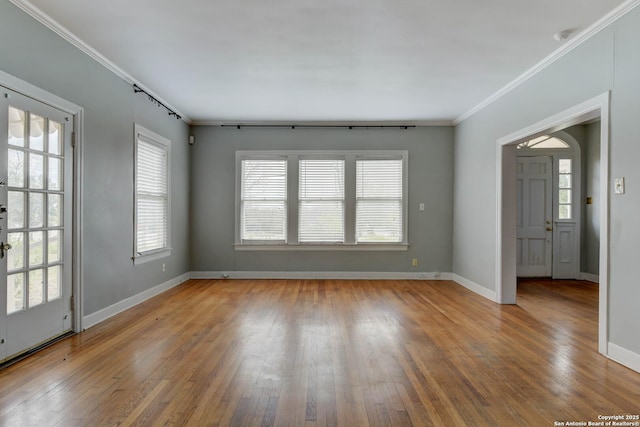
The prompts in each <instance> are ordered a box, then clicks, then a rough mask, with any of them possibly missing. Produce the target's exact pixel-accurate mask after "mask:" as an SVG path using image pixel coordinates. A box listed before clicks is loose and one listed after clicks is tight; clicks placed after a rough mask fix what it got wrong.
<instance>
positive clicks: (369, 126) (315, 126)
mask: <svg viewBox="0 0 640 427" xmlns="http://www.w3.org/2000/svg"><path fill="white" fill-rule="evenodd" d="M220 127H222V128H237V129H241V128H290V129H296V128H307V129H309V128H334V129H368V128H379V129H413V128H415V127H416V126H415V125H406V126H405V125H267V124H264V125H242V124H236V125H220Z"/></svg>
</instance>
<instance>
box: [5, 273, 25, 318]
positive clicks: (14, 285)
mask: <svg viewBox="0 0 640 427" xmlns="http://www.w3.org/2000/svg"><path fill="white" fill-rule="evenodd" d="M24 308H25V307H24V273H18V274H10V275H8V276H7V314H11V313H15V312H16V311H20V310H24Z"/></svg>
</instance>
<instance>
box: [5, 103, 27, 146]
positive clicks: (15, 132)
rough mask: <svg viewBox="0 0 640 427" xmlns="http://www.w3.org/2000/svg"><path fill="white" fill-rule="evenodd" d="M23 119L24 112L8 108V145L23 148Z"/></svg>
mask: <svg viewBox="0 0 640 427" xmlns="http://www.w3.org/2000/svg"><path fill="white" fill-rule="evenodd" d="M24 117H25V113H24V111H22V110H19V109H17V108H13V107H9V145H15V146H16V147H24V125H25V120H24Z"/></svg>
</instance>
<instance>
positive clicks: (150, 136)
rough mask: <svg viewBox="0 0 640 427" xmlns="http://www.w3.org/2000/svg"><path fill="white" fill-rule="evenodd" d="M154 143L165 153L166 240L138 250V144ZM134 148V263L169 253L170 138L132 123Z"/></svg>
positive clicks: (147, 260)
mask: <svg viewBox="0 0 640 427" xmlns="http://www.w3.org/2000/svg"><path fill="white" fill-rule="evenodd" d="M141 140H142V142H144V143H146V144H151V145H155V146H156V147H159V148H161V149H162V150H164V151H165V153H166V159H167V161H166V168H167V169H166V183H165V184H166V193H165V194H166V198H165V200H166V201H165V216H166V229H165V233H166V242H165V246H163V247H161V248H156V249H152V250H148V251H145V252H139V251H138V169H139V163H138V161H139V159H138V145H139V143H140V141H141ZM133 145H134V150H133V159H134V160H133V256H132V260H133V262H134V264H136V265H137V264H143V263H146V262H149V261H153V260H157V259H161V258H165V257H168V256H170V255H171V250H172V247H171V140H170V139H168V138H165V137H163V136H162V135H159V134H157V133H155V132H153V131H151V130H149V129H147V128H145V127H143V126H141V125H139V124H137V123H136V124H134V144H133Z"/></svg>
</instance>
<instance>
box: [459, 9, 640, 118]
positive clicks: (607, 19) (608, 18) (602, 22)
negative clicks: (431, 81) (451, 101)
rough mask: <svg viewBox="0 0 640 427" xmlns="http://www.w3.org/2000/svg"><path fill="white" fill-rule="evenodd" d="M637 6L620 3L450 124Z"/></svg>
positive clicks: (511, 88) (491, 101)
mask: <svg viewBox="0 0 640 427" xmlns="http://www.w3.org/2000/svg"><path fill="white" fill-rule="evenodd" d="M638 5H640V0H627V1H626V2H624V3H622V4H621V5H620V6H618V7H617V8H615V9H614V10H612V11H611V12H609V13H608V14H606V15H605V16H603V17H602V18H600V19H599V20H598V21H596V22H595V23H594V24H593V25H591V26H590V27H588V28H586V29H585V30H584V31H582V32H580V33H578V34H577V35H576V36H575V37H573V38H572V39H570V40H568V41H567V42H566V43H565V44H563V45H562V46H561V47H559V48H558V49H556V50H555V51H553V52H552V53H551V54H550V55H549V56H547V57H546V58H544V59H543V60H542V61H540V62H538V63H537V64H536V65H534V66H533V67H532V68H530V69H529V70H527V71H525V72H524V73H522V74H521V75H520V76H518V77H516V79H515V80H513V81H511V82H510V83H509V84H507V85H506V86H504V87H503V88H502V89H500V90H498V91H497V92H495V93H494V94H493V95H491V96H490V97H488V98H487V99H485V100H484V101H482V102H481V103H479V104H478V105H476V106H475V107H473V108H471V109H470V110H469V111H467V112H466V113H464V114H462V115H461V116H459V117H458V118H456V119H455V120H453V122H452V123H453V125H454V126H457V125H458V124H460V123H462V122H463V121H465V120H466V119H468V118H469V117H471V116H473V115H474V114H476V113H477V112H479V111H480V110H482V109H483V108H485V107H487V106H488V105H490V104H492V103H493V102H495V101H497V100H498V99H500V98H502V97H503V96H505V95H506V94H508V93H509V92H511V91H512V90H514V89H516V88H517V87H518V86H520V85H522V84H523V83H525V82H526V81H527V80H529V79H530V78H532V77H534V76H535V75H536V74H538V73H539V72H541V71H542V70H544V69H545V68H547V67H548V66H550V65H551V64H553V63H554V62H556V61H557V60H559V59H560V58H562V57H563V56H565V55H567V54H568V53H569V52H571V51H572V50H573V49H575V48H576V47H578V46H580V45H582V44H583V43H584V42H586V41H587V40H589V39H590V38H591V37H593V36H595V35H596V34H598V33H599V32H600V31H602V30H603V29H604V28H606V27H607V26H609V25H611V24H612V23H614V22H615V21H617V20H618V19H620V18H621V17H622V16H624V15H626V14H627V13H629V12H630V11H631V10H633V9H635V8H636V7H637V6H638Z"/></svg>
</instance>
